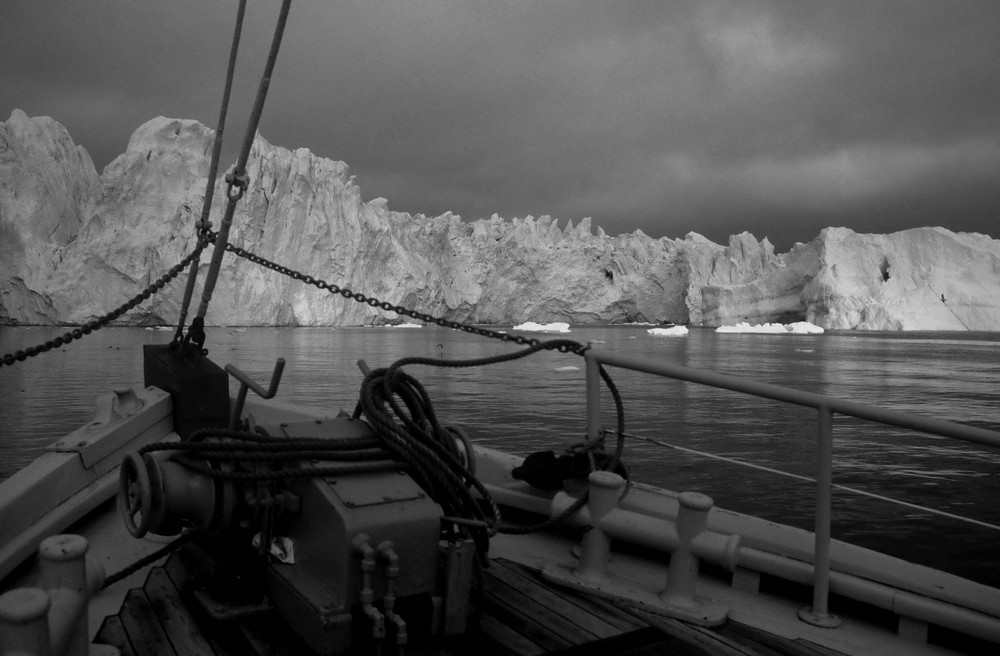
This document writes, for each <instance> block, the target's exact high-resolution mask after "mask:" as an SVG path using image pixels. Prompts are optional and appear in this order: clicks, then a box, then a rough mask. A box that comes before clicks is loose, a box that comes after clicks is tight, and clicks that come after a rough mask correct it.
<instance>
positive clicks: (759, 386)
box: [584, 348, 1000, 626]
mask: <svg viewBox="0 0 1000 656" xmlns="http://www.w3.org/2000/svg"><path fill="white" fill-rule="evenodd" d="M584 359H585V361H586V363H587V371H586V375H587V439H588V440H598V439H600V437H601V435H602V434H603V429H602V427H601V376H600V367H601V365H610V366H614V367H620V368H622V369H631V370H632V371H640V372H643V373H649V374H654V375H658V376H664V377H667V378H674V379H676V380H683V381H686V382H691V383H697V384H699V385H707V386H709V387H716V388H720V389H726V390H731V391H734V392H740V393H742V394H749V395H751V396H757V397H760V398H765V399H771V400H774V401H781V402H784V403H791V404H794V405H800V406H805V407H809V408H814V409H815V410H816V411H817V413H818V419H819V431H818V437H817V451H818V453H817V463H816V470H817V472H816V517H815V535H816V541H815V547H814V562H813V571H814V574H813V603H812V607H811V608H808V609H803V610H802V611H801V612H800V613H799V617H800V618H801V619H802V620H803V621H806V622H809V623H811V624H816V625H819V626H836V624H837V623H838V620H837V619H836V618H835V617H834V616H832V615H830V614H829V605H828V598H829V591H830V539H831V535H830V520H831V501H832V488H833V415H834V413H839V414H842V415H847V416H851V417H856V418H858V419H864V420H867V421H873V422H877V423H881V424H888V425H891V426H898V427H900V428H907V429H910V430H914V431H919V432H923V433H930V434H934V435H941V436H944V437H950V438H953V439H959V440H963V441H966V442H973V443H976V444H983V445H986V446H992V447H1000V433H997V432H995V431H991V430H987V429H985V428H978V427H975V426H966V425H964V424H956V423H953V422H949V421H943V420H940V419H933V418H930V417H919V416H915V415H912V414H903V413H899V412H893V411H891V410H886V409H884V408H878V407H875V406H871V405H866V404H864V403H857V402H854V401H845V400H843V399H838V398H833V397H829V396H825V395H822V394H814V393H812V392H803V391H801V390H795V389H791V388H788V387H782V386H779V385H772V384H769V383H761V382H758V381H754V380H748V379H745V378H739V377H737V376H730V375H725V374H718V373H714V372H710V371H702V370H700V369H692V368H690V367H684V366H681V365H675V364H669V363H665V362H655V361H650V360H647V359H642V358H637V357H632V356H627V355H622V354H619V353H611V352H608V351H599V350H597V349H593V348H590V349H588V350H587V352H586V353H585V354H584Z"/></svg>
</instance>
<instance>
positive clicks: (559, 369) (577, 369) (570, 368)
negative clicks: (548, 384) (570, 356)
mask: <svg viewBox="0 0 1000 656" xmlns="http://www.w3.org/2000/svg"><path fill="white" fill-rule="evenodd" d="M556 371H580V367H574V366H573V365H569V366H567V367H556Z"/></svg>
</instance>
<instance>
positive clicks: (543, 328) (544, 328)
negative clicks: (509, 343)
mask: <svg viewBox="0 0 1000 656" xmlns="http://www.w3.org/2000/svg"><path fill="white" fill-rule="evenodd" d="M513 330H523V331H525V332H533V333H568V332H569V324H568V323H566V322H565V321H555V322H553V323H535V322H534V321H527V322H525V323H522V324H518V325H516V326H514V328H513Z"/></svg>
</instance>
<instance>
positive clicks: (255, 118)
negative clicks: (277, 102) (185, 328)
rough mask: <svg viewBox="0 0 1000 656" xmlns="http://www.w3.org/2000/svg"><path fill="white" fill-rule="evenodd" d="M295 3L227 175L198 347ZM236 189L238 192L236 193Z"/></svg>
mask: <svg viewBox="0 0 1000 656" xmlns="http://www.w3.org/2000/svg"><path fill="white" fill-rule="evenodd" d="M291 4H292V2H291V0H283V2H282V3H281V10H280V12H279V13H278V22H277V25H275V28H274V37H273V39H272V40H271V49H270V51H269V52H268V55H267V63H266V64H265V65H264V74H263V75H262V76H261V78H260V84H259V86H258V87H257V97H256V99H255V100H254V105H253V110H252V112H251V114H250V120H249V121H248V122H247V130H246V134H245V135H244V138H243V148H242V149H241V150H240V155H239V159H238V160H237V162H236V165H235V166H234V167H233V169H232V170H231V171H230V172H229V173H227V174H226V182H228V183H229V187H228V191H227V193H226V196H227V199H228V202H227V203H226V213H225V215H224V216H223V218H222V223H221V225H220V226H219V233H218V237H217V239H216V242H215V250H214V251H213V252H212V260H211V263H210V265H209V269H208V273H207V274H206V276H205V285H204V287H202V294H201V303H200V304H199V305H198V313H197V316H196V317H195V320H194V321H193V322H192V325H191V331H189V333H188V335H189V337H190V336H191V332H192V331H193V332H194V333H195V335H194V337H191V341H192V342H194V343H195V344H196V345H197V346H198V347H201V345H202V344H204V342H205V333H204V322H205V315H206V314H207V313H208V305H209V303H210V302H211V300H212V292H213V291H214V290H215V284H216V282H217V281H218V279H219V269H220V268H221V266H222V255H223V254H224V253H225V251H226V244H227V243H228V241H229V229H230V227H231V226H232V224H233V214H234V213H235V212H236V203H237V202H238V201H239V200H240V198H242V197H243V192H244V191H245V190H246V188H247V186H248V185H249V179H248V178H247V173H246V165H247V160H249V159H250V149H251V147H252V146H253V141H254V136H255V135H256V134H257V126H258V125H259V124H260V117H261V114H262V113H263V111H264V100H265V99H266V98H267V90H268V88H269V87H270V85H271V74H272V73H273V72H274V66H275V63H276V62H277V60H278V50H279V49H280V48H281V39H282V36H283V35H284V33H285V24H286V23H287V22H288V11H289V9H290V7H291ZM234 188H235V189H236V191H235V192H234Z"/></svg>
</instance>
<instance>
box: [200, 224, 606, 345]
mask: <svg viewBox="0 0 1000 656" xmlns="http://www.w3.org/2000/svg"><path fill="white" fill-rule="evenodd" d="M208 238H209V239H210V240H211V241H212V242H213V243H214V242H215V238H216V233H214V232H211V231H209V233H208ZM226 250H227V251H229V252H230V253H233V254H234V255H236V256H238V257H242V258H243V259H245V260H249V261H251V262H253V263H254V264H257V265H259V266H262V267H264V268H265V269H270V270H272V271H275V272H277V273H280V274H281V275H284V276H288V277H289V278H292V279H294V280H298V281H300V282H304V283H305V284H307V285H312V286H313V287H316V288H318V289H322V290H325V291H328V292H330V293H331V294H339V295H340V296H343V297H344V298H347V299H350V300H352V301H355V302H357V303H364V304H366V305H370V306H371V307H373V308H379V309H381V310H386V311H387V312H395V313H396V314H400V315H403V316H407V317H410V318H412V319H417V320H419V321H423V322H424V323H433V324H436V325H438V326H441V327H443V328H452V329H454V330H461V331H463V332H467V333H470V334H472V335H479V336H482V337H489V338H492V339H498V340H501V341H504V342H511V343H513V344H518V345H520V346H539V345H542V348H549V347H547V346H545V345H544V343H543V342H541V341H540V340H537V339H533V338H530V337H524V336H522V335H509V334H507V333H502V332H499V331H496V330H490V329H489V328H483V327H482V326H473V325H470V324H464V323H460V322H458V321H452V320H450V319H444V318H442V317H435V316H433V315H430V314H425V313H423V312H417V311H415V310H411V309H409V308H406V307H403V306H402V305H393V304H392V303H389V302H388V301H380V300H379V299H377V298H375V297H373V296H367V295H365V294H362V293H360V292H354V291H351V290H350V289H348V288H346V287H340V286H339V285H334V284H332V283H329V282H326V281H325V280H321V279H319V278H315V277H313V276H310V275H308V274H304V273H301V272H299V271H296V270H295V269H290V268H288V267H286V266H284V265H282V264H278V263H277V262H272V261H271V260H268V259H266V258H263V257H261V256H260V255H257V254H256V253H252V252H250V251H248V250H245V249H243V248H240V247H239V246H234V245H232V244H226ZM551 348H552V349H553V350H556V351H559V352H560V353H575V354H576V355H579V356H582V355H583V354H584V352H585V351H586V350H587V347H586V346H584V345H583V344H577V343H571V342H568V341H563V342H560V343H558V344H557V345H554V346H553V347H551Z"/></svg>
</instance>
